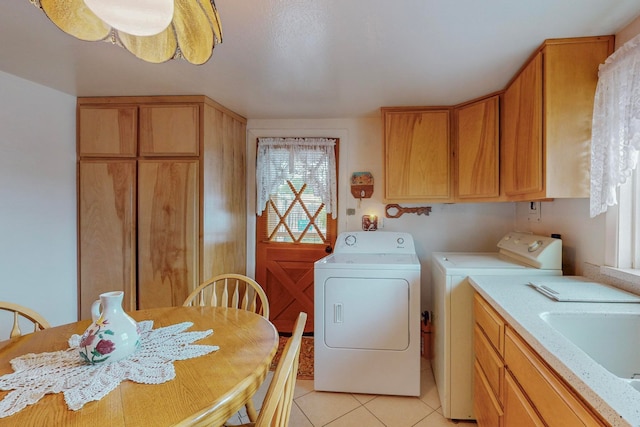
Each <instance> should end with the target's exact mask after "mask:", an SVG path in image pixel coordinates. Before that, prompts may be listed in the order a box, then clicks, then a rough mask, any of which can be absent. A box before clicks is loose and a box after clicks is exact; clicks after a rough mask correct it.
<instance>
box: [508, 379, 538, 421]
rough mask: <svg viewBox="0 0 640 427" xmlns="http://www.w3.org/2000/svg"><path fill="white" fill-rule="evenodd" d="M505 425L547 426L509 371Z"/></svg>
mask: <svg viewBox="0 0 640 427" xmlns="http://www.w3.org/2000/svg"><path fill="white" fill-rule="evenodd" d="M503 427H545V424H544V422H543V421H542V420H541V419H540V416H539V415H538V414H537V413H536V411H535V409H533V406H531V403H530V402H529V400H528V399H527V397H526V396H525V394H524V393H523V392H522V390H521V389H520V387H519V386H518V383H517V382H516V380H515V379H513V377H512V376H511V374H510V373H509V372H507V373H506V375H505V391H504V424H503Z"/></svg>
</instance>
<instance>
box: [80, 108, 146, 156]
mask: <svg viewBox="0 0 640 427" xmlns="http://www.w3.org/2000/svg"><path fill="white" fill-rule="evenodd" d="M78 128H79V135H78V154H79V156H80V157H89V156H94V157H107V156H109V157H135V156H136V154H137V153H136V151H137V138H138V132H137V131H138V109H137V107H135V106H118V107H116V106H106V107H86V106H82V107H79V108H78Z"/></svg>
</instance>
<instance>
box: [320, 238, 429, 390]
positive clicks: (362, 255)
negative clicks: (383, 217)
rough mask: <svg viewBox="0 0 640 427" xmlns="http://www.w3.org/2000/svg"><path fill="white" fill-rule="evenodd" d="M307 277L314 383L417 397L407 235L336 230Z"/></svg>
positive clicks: (414, 276)
mask: <svg viewBox="0 0 640 427" xmlns="http://www.w3.org/2000/svg"><path fill="white" fill-rule="evenodd" d="M314 279H315V281H314V295H315V301H314V303H315V331H314V336H315V340H314V341H315V343H314V388H315V389H316V390H320V391H338V392H351V393H368V394H390V395H407V396H419V395H420V262H419V260H418V257H417V255H416V253H415V247H414V243H413V238H412V237H411V235H410V234H408V233H397V232H385V231H375V232H371V231H369V232H347V233H341V234H340V235H339V236H338V239H337V241H336V247H335V251H334V253H333V254H331V255H329V256H327V257H325V258H323V259H321V260H319V261H317V262H316V263H315V268H314Z"/></svg>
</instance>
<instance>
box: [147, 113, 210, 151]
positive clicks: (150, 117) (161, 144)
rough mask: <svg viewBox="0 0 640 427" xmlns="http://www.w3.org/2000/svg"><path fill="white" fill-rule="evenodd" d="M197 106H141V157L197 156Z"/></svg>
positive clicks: (198, 134) (198, 130) (198, 132)
mask: <svg viewBox="0 0 640 427" xmlns="http://www.w3.org/2000/svg"><path fill="white" fill-rule="evenodd" d="M199 111H200V109H199V106H198V105H144V106H140V155H141V156H197V155H198V153H199V141H200V139H199V138H200V128H199V122H200V120H199Z"/></svg>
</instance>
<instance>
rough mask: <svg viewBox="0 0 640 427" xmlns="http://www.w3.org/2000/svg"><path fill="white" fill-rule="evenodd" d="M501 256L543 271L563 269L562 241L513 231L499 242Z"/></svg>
mask: <svg viewBox="0 0 640 427" xmlns="http://www.w3.org/2000/svg"><path fill="white" fill-rule="evenodd" d="M498 249H499V251H500V253H501V254H503V255H505V256H508V257H511V258H514V259H517V260H519V261H521V262H524V263H525V264H527V265H530V266H532V267H536V268H541V269H561V268H562V240H560V239H556V238H553V237H547V236H538V235H535V234H531V233H524V232H517V231H512V232H510V233H508V234H507V235H506V236H504V237H503V238H502V239H500V241H499V242H498Z"/></svg>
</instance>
